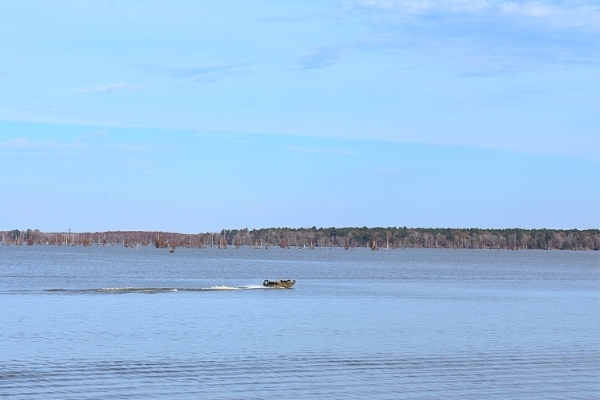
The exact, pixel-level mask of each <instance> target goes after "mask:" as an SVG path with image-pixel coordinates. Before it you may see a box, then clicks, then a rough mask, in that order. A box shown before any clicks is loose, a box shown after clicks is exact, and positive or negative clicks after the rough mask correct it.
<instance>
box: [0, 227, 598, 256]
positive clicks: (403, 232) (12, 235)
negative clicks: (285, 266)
mask: <svg viewBox="0 0 600 400" xmlns="http://www.w3.org/2000/svg"><path fill="white" fill-rule="evenodd" d="M0 235H1V238H2V243H3V244H4V245H11V244H15V245H24V244H25V245H34V244H37V245H41V244H44V245H57V246H77V245H81V246H91V245H104V246H106V245H122V246H125V247H134V246H135V247H138V246H155V247H157V248H168V249H170V250H171V251H175V249H176V248H177V247H193V248H204V247H206V246H210V247H213V246H216V247H219V248H226V247H228V246H235V247H240V246H254V247H256V248H265V247H266V248H268V247H270V246H279V247H282V248H289V247H303V248H304V247H309V248H315V247H345V248H346V249H350V248H353V247H368V248H371V249H373V250H376V249H379V248H386V249H397V248H407V247H411V248H415V247H421V248H455V249H507V250H527V249H542V250H600V230H599V229H588V230H577V229H571V230H557V229H519V228H515V229H451V228H446V229H439V228H407V227H402V228H396V227H390V228H367V227H363V228H316V227H312V228H299V229H293V228H266V229H252V230H249V229H247V228H246V229H231V230H228V229H224V230H222V231H221V232H214V233H210V232H208V233H199V234H182V233H169V232H143V231H123V232H122V231H109V232H95V233H90V232H80V233H71V232H68V233H66V232H60V233H59V232H53V233H46V232H40V231H39V230H37V229H36V230H31V229H27V230H26V231H20V230H18V229H15V230H12V231H3V232H2V231H0Z"/></svg>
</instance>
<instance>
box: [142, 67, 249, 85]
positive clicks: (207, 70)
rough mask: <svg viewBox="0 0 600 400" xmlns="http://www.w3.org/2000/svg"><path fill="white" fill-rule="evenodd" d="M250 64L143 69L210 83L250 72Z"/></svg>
mask: <svg viewBox="0 0 600 400" xmlns="http://www.w3.org/2000/svg"><path fill="white" fill-rule="evenodd" d="M250 65H251V64H250V63H248V62H239V63H220V64H218V63H217V64H204V65H195V66H189V67H173V66H155V65H145V66H142V69H144V70H147V71H156V72H160V73H162V74H164V75H167V76H169V77H171V78H176V79H188V80H191V81H193V82H196V83H210V82H214V81H217V80H219V79H222V78H224V77H226V76H230V75H237V74H243V73H248V72H249V67H250Z"/></svg>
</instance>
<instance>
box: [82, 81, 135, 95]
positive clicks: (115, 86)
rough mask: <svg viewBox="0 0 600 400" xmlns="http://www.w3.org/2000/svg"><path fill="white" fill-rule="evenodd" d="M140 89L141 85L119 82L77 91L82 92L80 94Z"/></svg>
mask: <svg viewBox="0 0 600 400" xmlns="http://www.w3.org/2000/svg"><path fill="white" fill-rule="evenodd" d="M142 89H143V87H142V86H138V85H130V84H128V83H122V82H120V83H111V84H109V85H106V86H100V87H97V88H91V89H82V90H80V91H79V93H82V94H94V93H98V94H106V93H113V92H120V91H123V90H142Z"/></svg>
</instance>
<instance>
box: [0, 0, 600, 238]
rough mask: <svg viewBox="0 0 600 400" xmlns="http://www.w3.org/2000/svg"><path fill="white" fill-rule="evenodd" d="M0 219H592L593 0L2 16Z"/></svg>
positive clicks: (26, 11) (17, 5) (561, 223)
mask: <svg viewBox="0 0 600 400" xmlns="http://www.w3.org/2000/svg"><path fill="white" fill-rule="evenodd" d="M0 36H1V37H2V40H1V41H0V54H2V61H1V62H0V171H1V172H0V176H1V177H2V179H1V184H2V190H1V193H2V195H1V196H0V230H12V229H21V230H22V229H40V230H42V231H47V232H56V231H59V232H60V231H66V230H68V229H71V230H72V231H75V232H96V231H106V230H146V231H173V232H185V233H200V232H215V231H220V230H221V229H242V228H249V229H258V228H267V227H289V228H302V227H312V226H316V227H333V226H334V227H362V226H367V227H378V226H382V227H393V226H397V227H401V226H406V227H438V228H475V227H477V228H514V227H519V228H526V229H539V228H552V229H573V228H576V229H590V228H594V229H597V228H600V6H599V5H598V3H597V2H596V1H586V0H582V1H579V0H573V1H570V0H564V1H563V0H540V1H512V2H509V1H496V0H474V1H462V0H441V1H426V0H407V1H402V0H332V1H329V0H319V1H314V0H307V1H286V2H282V1H275V0H255V1H233V0H231V1H230V0H223V1H211V0H208V1H202V2H199V1H193V0H171V1H168V2H165V1H157V0H144V1H141V0H120V1H116V0H88V1H85V2H82V1H74V0H73V1H69V0H65V1H61V0H59V1H54V2H48V1H41V0H40V1H35V0H24V1H18V2H8V3H7V4H4V5H3V11H2V13H1V14H0Z"/></svg>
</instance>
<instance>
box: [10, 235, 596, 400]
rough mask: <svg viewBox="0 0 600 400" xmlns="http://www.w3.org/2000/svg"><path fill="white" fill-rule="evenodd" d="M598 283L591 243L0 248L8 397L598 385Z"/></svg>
mask: <svg viewBox="0 0 600 400" xmlns="http://www.w3.org/2000/svg"><path fill="white" fill-rule="evenodd" d="M277 278H282V279H285V278H294V279H296V280H297V283H296V285H295V286H294V288H293V289H272V288H263V287H262V286H261V283H262V281H263V280H264V279H277ZM599 289H600V253H599V252H591V251H590V252H574V251H492V250H458V251H456V250H438V249H406V250H390V251H385V250H380V251H370V250H366V249H352V250H348V251H345V250H344V249H337V248H334V249H329V248H326V249H316V250H309V249H303V250H300V249H294V248H292V249H279V248H270V249H254V248H244V247H242V248H240V249H235V248H228V249H225V250H218V249H216V248H206V249H184V248H179V249H177V251H176V252H175V253H173V254H170V253H169V252H168V251H167V250H159V249H155V248H153V247H152V248H150V247H147V248H146V247H140V248H139V251H136V250H134V249H130V248H124V247H121V246H114V247H112V246H107V247H98V246H93V247H81V246H79V247H54V246H32V247H28V246H22V247H21V246H0V322H1V324H0V397H8V398H11V399H32V398H40V399H110V398H114V399H118V398H127V399H132V398H140V399H196V398H206V399H267V398H272V397H279V398H294V399H340V398H344V399H367V398H368V399H415V398H419V399H429V398H444V399H447V398H456V399H482V398H486V399H488V398H489V399H587V398H598V396H599V395H600V290H599Z"/></svg>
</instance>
